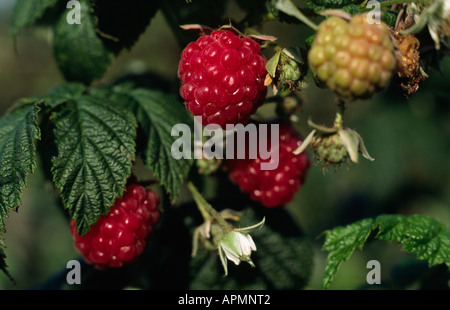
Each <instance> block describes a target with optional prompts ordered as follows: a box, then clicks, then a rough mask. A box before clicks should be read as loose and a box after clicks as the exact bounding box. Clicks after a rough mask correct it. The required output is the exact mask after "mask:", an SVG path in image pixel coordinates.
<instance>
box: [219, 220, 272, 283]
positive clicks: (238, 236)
mask: <svg viewBox="0 0 450 310" xmlns="http://www.w3.org/2000/svg"><path fill="white" fill-rule="evenodd" d="M264 221H265V219H263V220H262V221H261V222H259V223H258V224H256V225H253V226H249V227H246V228H239V229H234V230H232V231H230V232H228V233H226V234H225V235H224V236H223V237H222V240H221V241H220V243H219V256H220V260H221V262H222V265H223V268H224V270H225V276H226V275H227V274H228V267H227V266H228V265H227V259H229V260H231V261H232V262H233V263H235V264H236V265H239V264H240V263H241V262H247V263H249V264H250V266H252V267H255V265H254V264H253V262H252V260H251V258H250V255H251V253H252V251H256V245H255V242H254V241H253V239H252V237H251V236H250V235H249V234H248V233H249V232H251V231H252V230H254V229H257V228H260V227H261V226H262V225H263V224H264Z"/></svg>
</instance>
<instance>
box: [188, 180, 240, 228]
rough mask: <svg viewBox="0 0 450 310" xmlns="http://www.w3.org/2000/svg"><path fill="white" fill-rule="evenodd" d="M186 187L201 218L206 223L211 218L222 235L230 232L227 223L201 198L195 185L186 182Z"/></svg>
mask: <svg viewBox="0 0 450 310" xmlns="http://www.w3.org/2000/svg"><path fill="white" fill-rule="evenodd" d="M187 186H188V188H189V190H190V192H191V194H192V197H193V198H194V200H195V203H196V204H197V207H198V209H199V210H200V213H201V214H202V216H203V219H204V220H205V222H206V221H209V220H211V218H213V219H214V220H216V221H217V223H218V224H219V226H220V228H222V231H223V233H224V234H226V233H228V232H230V231H231V230H230V227H229V226H228V224H227V222H226V221H225V220H224V219H223V218H222V216H220V214H219V213H218V212H217V211H216V209H214V208H213V207H212V206H211V205H210V204H209V203H208V202H207V201H206V200H205V198H204V197H203V195H202V194H200V192H199V191H198V190H197V188H196V187H195V185H194V184H193V183H192V182H188V183H187Z"/></svg>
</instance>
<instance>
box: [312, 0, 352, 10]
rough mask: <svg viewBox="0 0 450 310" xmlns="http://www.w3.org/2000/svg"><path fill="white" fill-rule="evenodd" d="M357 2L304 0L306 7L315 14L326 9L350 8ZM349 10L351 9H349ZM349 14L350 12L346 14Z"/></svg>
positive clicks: (349, 0)
mask: <svg viewBox="0 0 450 310" xmlns="http://www.w3.org/2000/svg"><path fill="white" fill-rule="evenodd" d="M355 2H358V1H357V0H306V5H307V6H308V7H310V8H311V9H313V10H314V11H315V12H317V13H319V12H320V11H325V10H327V9H339V8H343V7H346V6H351V5H352V4H353V3H355ZM350 10H351V9H350ZM348 13H350V12H348Z"/></svg>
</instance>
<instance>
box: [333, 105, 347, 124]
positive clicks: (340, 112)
mask: <svg viewBox="0 0 450 310" xmlns="http://www.w3.org/2000/svg"><path fill="white" fill-rule="evenodd" d="M344 111H345V101H344V100H342V99H339V101H338V111H337V112H336V118H335V119H334V127H335V128H342V127H343V123H344Z"/></svg>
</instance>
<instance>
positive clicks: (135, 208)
mask: <svg viewBox="0 0 450 310" xmlns="http://www.w3.org/2000/svg"><path fill="white" fill-rule="evenodd" d="M158 204H159V197H158V195H157V194H156V192H154V191H152V190H146V189H145V188H144V187H142V186H140V185H137V184H131V185H129V186H128V187H127V189H126V191H125V193H124V195H123V197H122V198H119V199H116V202H115V204H114V205H113V206H112V207H111V209H110V211H109V213H108V214H107V215H106V216H101V217H100V218H99V220H98V221H97V222H96V223H95V224H94V225H93V226H92V227H91V229H90V231H89V233H87V234H86V235H84V236H80V235H78V232H77V230H76V228H75V221H74V220H72V221H71V223H70V233H71V234H72V236H73V238H74V240H75V247H76V249H77V250H78V251H79V252H80V253H81V254H83V256H84V258H85V259H86V261H87V262H88V263H89V264H92V265H94V266H96V267H97V268H99V269H106V268H108V267H121V266H122V265H123V264H125V263H131V262H133V261H134V260H135V259H136V258H137V257H138V256H139V255H140V254H141V253H142V251H143V250H144V248H145V246H146V244H147V240H148V238H149V237H150V236H151V235H152V233H153V227H154V226H155V225H156V224H157V223H158V222H159V218H160V212H159V210H158V209H157V208H156V207H157V206H158Z"/></svg>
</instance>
